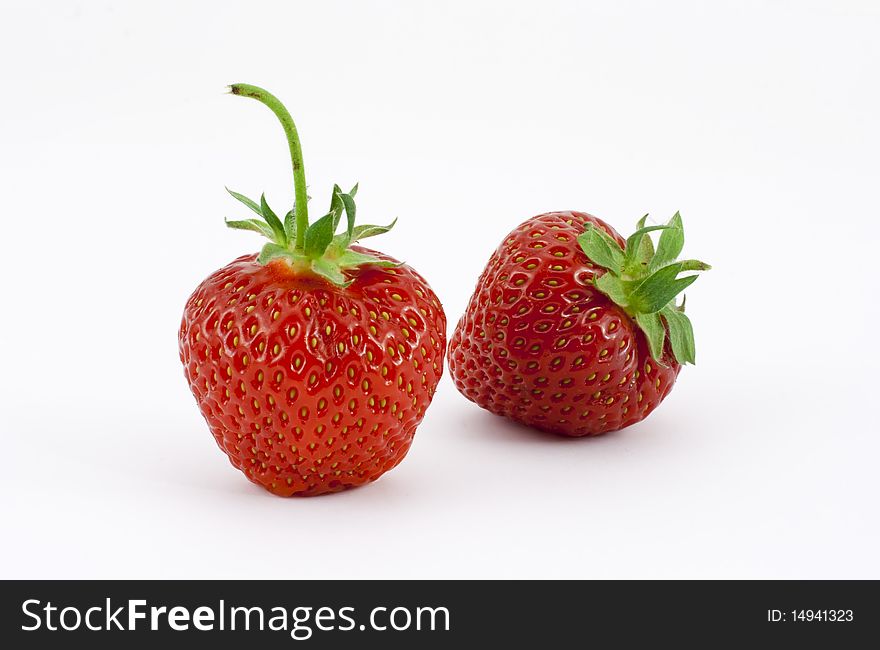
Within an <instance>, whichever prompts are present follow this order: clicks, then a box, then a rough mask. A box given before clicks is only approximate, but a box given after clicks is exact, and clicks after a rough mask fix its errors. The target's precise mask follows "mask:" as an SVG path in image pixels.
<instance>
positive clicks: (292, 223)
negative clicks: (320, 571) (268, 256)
mask: <svg viewBox="0 0 880 650" xmlns="http://www.w3.org/2000/svg"><path fill="white" fill-rule="evenodd" d="M284 234H285V235H287V241H288V242H292V241H295V240H296V203H294V204H293V209H292V210H290V212H288V213H287V214H285V215H284Z"/></svg>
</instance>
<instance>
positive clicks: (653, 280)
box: [628, 263, 697, 313]
mask: <svg viewBox="0 0 880 650" xmlns="http://www.w3.org/2000/svg"><path fill="white" fill-rule="evenodd" d="M681 270H682V269H681V266H680V263H676V264H670V265H669V266H664V267H663V268H662V269H660V270H658V271H655V272H654V273H652V274H651V275H649V276H648V277H647V278H645V279H644V280H639V281H635V282H630V283H628V284H629V286H630V288H629V304H630V306H632V308H633V309H635V310H636V311H638V312H642V313H653V312H656V311H660V310H661V309H663V307H665V306H666V305H667V303H669V301H670V300H672V299H673V298H675V296H677V295H678V294H680V293H681V292H682V291H684V290H685V289H686V288H687V287H689V286H690V285H691V283H692V282H694V280H696V279H697V276H696V275H690V276H686V277H683V278H679V277H676V276H677V275H678V274H679V273H680V272H681Z"/></svg>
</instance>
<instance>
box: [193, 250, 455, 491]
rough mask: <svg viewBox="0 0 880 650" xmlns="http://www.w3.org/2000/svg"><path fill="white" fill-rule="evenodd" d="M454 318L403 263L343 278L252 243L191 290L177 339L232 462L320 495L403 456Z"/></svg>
mask: <svg viewBox="0 0 880 650" xmlns="http://www.w3.org/2000/svg"><path fill="white" fill-rule="evenodd" d="M353 250H355V251H357V252H360V253H364V254H369V255H373V256H375V257H377V258H378V259H381V260H384V261H387V262H390V263H394V264H397V263H396V262H395V261H394V260H392V259H391V258H390V257H388V256H386V255H382V254H381V253H377V252H375V251H370V250H367V249H364V248H361V247H353ZM445 331H446V317H445V315H444V313H443V309H442V308H441V306H440V302H439V300H438V299H437V297H436V296H435V295H434V292H433V291H432V290H431V288H430V287H429V286H428V284H427V283H426V282H425V280H424V279H422V277H421V276H419V274H418V273H416V272H415V271H414V270H413V269H411V268H410V267H408V266H406V265H398V266H394V267H379V266H372V265H367V266H361V267H359V268H358V269H357V270H356V271H355V272H354V273H353V282H352V283H351V284H349V285H347V286H344V287H340V286H335V285H333V284H331V283H328V282H327V281H325V280H324V279H323V278H320V277H309V276H305V277H302V276H300V275H297V274H295V273H293V272H291V270H290V268H289V266H287V265H286V263H285V262H284V261H280V260H276V261H272V262H269V263H268V264H266V265H262V264H258V263H257V261H256V255H248V256H244V257H240V258H238V259H237V260H235V261H233V262H232V263H231V264H229V265H227V266H225V267H224V268H222V269H220V270H218V271H216V272H215V273H213V274H212V275H211V276H209V277H208V278H207V279H206V280H205V281H204V282H202V283H201V285H199V287H198V288H197V289H196V291H195V292H194V293H193V294H192V296H191V297H190V298H189V300H188V301H187V303H186V307H185V310H184V315H183V320H182V322H181V325H180V332H179V348H180V358H181V360H182V362H183V365H184V372H185V375H186V378H187V380H188V382H189V385H190V388H191V390H192V393H193V395H194V396H195V398H196V402H197V403H198V406H199V409H200V410H201V413H202V415H203V416H204V418H205V420H206V421H207V423H208V426H209V427H210V430H211V433H212V434H213V435H214V439H215V440H216V441H217V444H218V445H219V446H220V448H221V449H222V450H223V451H224V452H225V453H226V454H227V456H228V457H229V460H230V461H231V462H232V464H233V465H234V466H235V467H237V468H238V469H240V470H241V471H242V472H244V474H245V475H246V476H247V477H248V478H249V479H250V480H251V481H253V482H254V483H257V484H259V485H261V486H263V487H264V488H266V489H267V490H269V491H270V492H272V493H274V494H277V495H281V496H292V495H297V496H309V495H317V494H323V493H327V492H336V491H340V490H344V489H346V488H351V487H355V486H358V485H362V484H364V483H367V482H369V481H373V480H375V479H376V478H378V477H379V476H380V475H382V474H383V473H385V472H387V471H388V470H389V469H391V468H393V467H394V466H395V465H397V464H398V463H399V462H400V461H401V460H402V459H403V457H404V456H405V455H406V453H407V451H408V449H409V447H410V444H411V443H412V439H413V435H414V433H415V430H416V427H417V426H418V424H419V423H420V422H421V420H422V417H423V416H424V414H425V409H426V408H427V407H428V405H429V404H430V402H431V399H432V397H433V395H434V391H435V389H436V387H437V382H438V381H439V379H440V375H441V373H442V369H443V356H444V351H445V345H446V340H445Z"/></svg>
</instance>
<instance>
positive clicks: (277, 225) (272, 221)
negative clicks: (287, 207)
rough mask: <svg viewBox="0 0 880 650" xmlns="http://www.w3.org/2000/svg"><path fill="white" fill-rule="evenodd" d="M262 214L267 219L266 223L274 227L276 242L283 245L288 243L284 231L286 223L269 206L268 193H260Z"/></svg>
mask: <svg viewBox="0 0 880 650" xmlns="http://www.w3.org/2000/svg"><path fill="white" fill-rule="evenodd" d="M260 214H262V215H263V218H264V219H265V220H266V223H268V224H269V226H270V227H271V228H272V231H273V232H274V233H275V243H277V244H281V245H282V246H284V245H286V244H287V234H286V233H285V232H284V225H283V224H282V223H281V220H280V219H279V218H278V215H276V214H275V213H274V212H272V208H270V207H269V204H268V203H266V195H265V194H262V195H260Z"/></svg>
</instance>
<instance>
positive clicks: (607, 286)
mask: <svg viewBox="0 0 880 650" xmlns="http://www.w3.org/2000/svg"><path fill="white" fill-rule="evenodd" d="M596 287H597V288H598V289H599V291H601V292H602V293H604V294H605V295H606V296H608V297H609V298H611V300H613V301H614V302H615V303H617V304H618V305H620V306H621V307H626V306H627V305H628V304H629V297H628V296H627V294H626V288H625V287H624V285H623V281H622V280H621V279H620V278H619V277H618V276H616V275H614V273H611V272H610V271H609V272H607V273H603V274H602V275H600V276H599V277H598V278H596Z"/></svg>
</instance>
